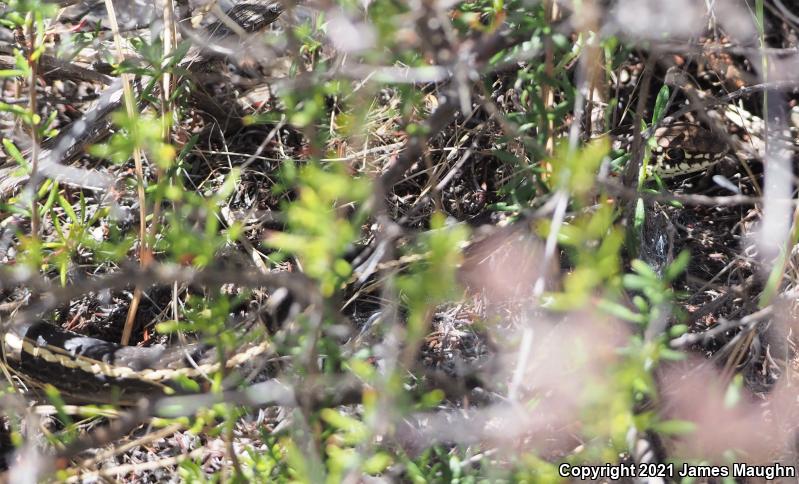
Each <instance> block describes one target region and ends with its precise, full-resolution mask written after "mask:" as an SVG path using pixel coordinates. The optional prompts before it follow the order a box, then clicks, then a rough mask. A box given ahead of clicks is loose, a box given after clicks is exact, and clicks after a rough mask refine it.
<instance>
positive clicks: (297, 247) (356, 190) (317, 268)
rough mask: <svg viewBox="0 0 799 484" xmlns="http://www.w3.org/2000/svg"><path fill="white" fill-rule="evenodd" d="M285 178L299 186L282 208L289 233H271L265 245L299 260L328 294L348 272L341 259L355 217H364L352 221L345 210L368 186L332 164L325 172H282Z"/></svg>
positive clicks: (356, 226) (316, 169) (350, 238)
mask: <svg viewBox="0 0 799 484" xmlns="http://www.w3.org/2000/svg"><path fill="white" fill-rule="evenodd" d="M284 180H285V182H286V183H292V182H295V183H297V184H298V185H299V186H298V193H297V199H296V200H295V201H294V202H291V203H287V204H286V205H285V206H284V209H285V214H286V223H287V225H288V227H289V230H288V231H284V232H278V233H273V234H272V235H271V236H270V237H269V239H268V240H267V241H266V244H267V245H269V246H270V247H273V248H275V249H278V250H280V251H281V253H283V254H284V255H288V254H291V255H296V256H298V257H299V258H300V261H301V263H302V265H303V269H304V271H305V273H306V274H308V275H309V276H311V277H312V278H314V279H316V280H317V281H319V284H320V288H321V291H322V294H323V295H325V296H330V295H332V294H333V292H334V291H335V290H336V289H337V288H338V287H339V286H340V285H341V284H342V283H343V282H344V281H346V280H347V278H348V277H349V276H350V274H351V272H352V267H351V266H350V264H349V262H347V261H346V260H345V259H344V258H343V256H344V254H345V253H346V251H347V249H348V248H349V247H350V246H351V244H352V243H353V242H354V241H355V240H356V238H357V235H358V231H359V228H360V221H359V220H358V218H360V217H363V216H364V214H360V215H359V217H358V218H356V219H355V220H351V219H350V217H348V212H350V211H351V210H352V209H353V208H354V207H356V206H357V205H358V204H359V203H362V202H363V201H364V200H365V199H366V197H367V195H368V194H369V185H368V183H367V182H366V181H365V180H363V179H357V178H353V177H351V176H350V175H349V174H348V173H345V172H343V170H339V169H337V168H336V167H335V166H333V167H331V169H330V170H325V169H323V168H322V167H320V166H318V165H315V164H311V165H308V166H306V167H303V168H302V169H300V170H299V171H298V172H296V171H295V170H294V168H293V167H287V168H285V169H284Z"/></svg>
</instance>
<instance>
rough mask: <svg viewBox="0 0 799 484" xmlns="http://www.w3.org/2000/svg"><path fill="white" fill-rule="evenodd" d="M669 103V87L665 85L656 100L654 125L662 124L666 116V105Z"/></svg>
mask: <svg viewBox="0 0 799 484" xmlns="http://www.w3.org/2000/svg"><path fill="white" fill-rule="evenodd" d="M668 102H669V86H668V85H666V84H663V87H661V88H660V91H659V92H658V96H657V98H656V99H655V109H654V111H653V113H652V124H653V125H655V124H657V123H659V122H660V120H661V119H662V118H663V115H664V114H665V112H664V111H665V109H666V104H667V103H668Z"/></svg>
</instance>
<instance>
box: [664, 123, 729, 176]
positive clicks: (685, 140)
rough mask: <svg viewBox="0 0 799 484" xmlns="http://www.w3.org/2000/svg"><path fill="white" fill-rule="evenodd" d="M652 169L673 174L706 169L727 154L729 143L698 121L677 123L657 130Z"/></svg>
mask: <svg viewBox="0 0 799 484" xmlns="http://www.w3.org/2000/svg"><path fill="white" fill-rule="evenodd" d="M655 139H656V143H657V146H656V147H655V149H654V151H653V163H652V167H653V169H652V171H654V172H655V173H657V174H658V175H660V176H661V177H672V176H679V175H685V174H689V173H695V172H698V171H702V170H704V169H706V168H708V167H710V166H711V165H714V164H716V163H718V162H719V161H721V160H722V159H723V158H724V155H725V154H726V153H727V143H726V142H725V141H724V139H723V138H721V137H720V136H718V135H716V134H714V133H713V132H711V131H710V130H707V129H705V128H702V127H701V126H698V125H696V124H688V123H676V124H671V125H669V126H665V127H662V128H658V129H657V130H656V131H655Z"/></svg>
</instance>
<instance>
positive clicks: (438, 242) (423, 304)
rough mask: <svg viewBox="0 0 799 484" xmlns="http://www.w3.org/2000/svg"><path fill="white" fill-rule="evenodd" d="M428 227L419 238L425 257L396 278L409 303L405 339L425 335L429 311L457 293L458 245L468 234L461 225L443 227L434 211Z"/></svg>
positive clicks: (440, 219) (443, 222) (441, 219)
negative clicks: (427, 230)
mask: <svg viewBox="0 0 799 484" xmlns="http://www.w3.org/2000/svg"><path fill="white" fill-rule="evenodd" d="M430 225H431V231H430V232H429V233H427V234H425V236H424V237H423V238H422V239H421V240H420V244H421V247H422V248H423V249H422V250H424V251H425V252H426V255H427V260H425V261H424V262H421V263H419V264H415V265H413V266H412V267H411V268H410V269H409V271H408V273H407V274H406V275H402V276H399V277H398V278H397V288H398V289H399V290H400V291H401V293H402V296H403V298H404V300H405V302H406V304H407V307H408V312H409V314H408V341H409V342H413V341H416V340H417V339H418V338H421V337H423V336H424V332H425V330H426V329H427V328H428V324H429V317H430V311H431V310H432V309H433V308H434V307H435V306H436V305H438V304H441V303H443V302H445V301H447V299H448V298H450V297H453V296H454V295H456V294H457V292H456V291H457V290H458V284H457V282H456V280H455V268H456V267H457V266H458V265H459V262H460V258H461V253H460V250H459V249H458V248H459V246H460V245H461V243H462V242H463V241H464V240H466V237H467V235H468V233H467V231H466V229H465V228H464V227H463V226H455V227H446V225H445V219H444V216H443V215H441V214H434V215H433V217H432V218H431V221H430Z"/></svg>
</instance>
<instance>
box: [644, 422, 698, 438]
mask: <svg viewBox="0 0 799 484" xmlns="http://www.w3.org/2000/svg"><path fill="white" fill-rule="evenodd" d="M652 430H654V431H655V432H657V433H660V434H664V435H686V434H690V433H693V432H694V431H696V424H695V423H693V422H690V421H687V420H666V421H665V422H655V423H654V424H652Z"/></svg>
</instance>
